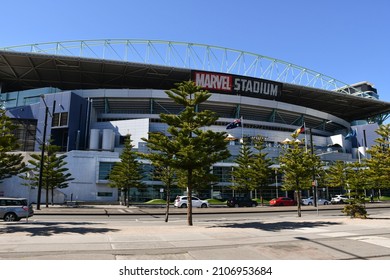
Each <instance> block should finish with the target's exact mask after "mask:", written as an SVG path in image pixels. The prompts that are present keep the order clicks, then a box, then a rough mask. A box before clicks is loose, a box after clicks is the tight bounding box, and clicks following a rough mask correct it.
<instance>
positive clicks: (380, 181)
mask: <svg viewBox="0 0 390 280" xmlns="http://www.w3.org/2000/svg"><path fill="white" fill-rule="evenodd" d="M376 133H377V134H378V136H379V137H378V138H377V139H376V140H375V143H376V144H375V145H374V146H372V147H371V148H370V149H369V150H368V151H367V152H368V153H369V154H370V155H371V157H370V158H369V159H367V160H366V164H367V167H368V170H367V172H368V182H370V183H371V188H373V189H376V190H377V191H378V193H379V190H380V189H381V188H388V187H389V183H388V182H389V181H390V124H384V125H381V126H380V127H379V128H378V129H377V130H376Z"/></svg>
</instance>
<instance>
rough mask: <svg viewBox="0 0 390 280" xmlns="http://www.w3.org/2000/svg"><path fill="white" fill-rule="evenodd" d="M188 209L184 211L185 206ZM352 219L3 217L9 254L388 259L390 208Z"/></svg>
mask: <svg viewBox="0 0 390 280" xmlns="http://www.w3.org/2000/svg"><path fill="white" fill-rule="evenodd" d="M184 212H185V210H184ZM369 213H370V218H369V219H365V220H361V219H350V218H348V217H345V216H344V215H342V214H341V213H340V211H339V210H337V209H333V210H320V211H319V212H318V213H317V212H316V211H305V212H303V215H302V217H297V215H296V211H277V212H260V213H259V212H254V213H248V212H241V213H227V212H226V213H218V214H210V213H207V214H206V213H201V214H194V226H187V225H186V216H185V215H172V216H171V217H170V220H169V222H168V223H165V222H164V216H163V215H161V214H153V213H152V214H145V213H144V214H142V215H140V214H138V215H137V214H134V213H133V214H132V215H110V216H109V215H89V216H85V215H84V216H82V215H55V214H52V215H44V214H41V215H36V216H34V217H32V218H30V219H29V221H28V223H27V222H26V221H21V222H18V223H5V222H0V237H1V238H0V259H3V260H7V259H8V260H10V259H11V260H23V259H30V260H31V259H32V260H52V259H57V260H67V259H71V260H81V259H82V260H137V259H138V260H140V259H141V260H159V259H162V260H175V259H176V260H189V259H193V260H207V259H214V260H234V259H239V260H245V259H247V260H261V259H262V260H361V259H370V260H382V259H386V260H388V259H390V209H389V208H374V209H370V210H369Z"/></svg>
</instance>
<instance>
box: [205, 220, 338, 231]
mask: <svg viewBox="0 0 390 280" xmlns="http://www.w3.org/2000/svg"><path fill="white" fill-rule="evenodd" d="M339 224H340V223H336V222H275V223H272V222H271V223H262V222H244V223H242V222H239V223H224V224H220V225H214V226H212V227H213V228H242V229H247V228H252V229H259V230H265V231H281V230H286V229H297V228H314V227H321V226H329V225H339Z"/></svg>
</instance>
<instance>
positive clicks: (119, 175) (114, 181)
mask: <svg viewBox="0 0 390 280" xmlns="http://www.w3.org/2000/svg"><path fill="white" fill-rule="evenodd" d="M131 142H132V140H131V138H130V135H128V136H127V137H126V139H125V145H124V148H123V151H122V153H121V154H120V156H119V158H120V161H119V162H117V163H116V164H115V165H114V167H113V168H112V170H111V172H110V174H109V177H108V180H109V183H108V184H109V186H110V187H112V188H117V189H119V190H122V191H123V194H124V199H125V204H126V206H127V207H129V190H130V188H131V187H134V188H136V187H138V188H139V187H142V186H143V184H142V182H141V179H142V168H141V163H140V162H139V161H138V160H137V153H136V152H135V151H134V150H133V148H134V145H132V144H131Z"/></svg>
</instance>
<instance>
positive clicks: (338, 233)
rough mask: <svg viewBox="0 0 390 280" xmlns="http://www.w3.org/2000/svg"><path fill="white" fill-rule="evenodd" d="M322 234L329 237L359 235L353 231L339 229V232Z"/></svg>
mask: <svg viewBox="0 0 390 280" xmlns="http://www.w3.org/2000/svg"><path fill="white" fill-rule="evenodd" d="M320 235H324V236H328V237H343V236H353V235H357V234H356V233H351V232H345V231H339V232H327V233H322V234H320Z"/></svg>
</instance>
